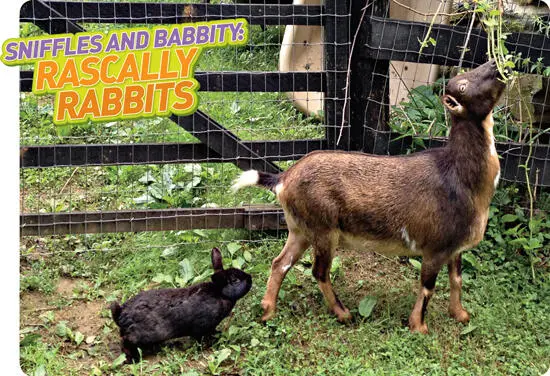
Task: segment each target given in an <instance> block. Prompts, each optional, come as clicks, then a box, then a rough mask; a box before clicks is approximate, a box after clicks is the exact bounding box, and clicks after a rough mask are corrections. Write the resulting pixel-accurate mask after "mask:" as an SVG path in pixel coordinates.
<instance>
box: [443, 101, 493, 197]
mask: <svg viewBox="0 0 550 376" xmlns="http://www.w3.org/2000/svg"><path fill="white" fill-rule="evenodd" d="M447 150H448V152H449V153H448V159H449V162H450V163H449V168H451V169H453V171H454V172H455V174H456V175H457V177H458V178H459V180H460V181H462V182H463V183H464V184H465V185H466V186H467V187H469V188H471V189H474V190H476V189H477V188H482V187H484V186H486V185H487V184H488V183H491V186H493V184H494V183H493V181H494V180H495V177H496V175H497V173H498V171H499V167H498V166H499V164H498V163H499V162H498V155H497V153H496V149H495V143H494V137H493V113H492V112H491V113H489V115H488V116H487V117H486V118H485V119H482V120H472V119H460V118H454V119H453V126H452V128H451V133H450V135H449V143H448V145H447ZM485 183H487V184H485Z"/></svg>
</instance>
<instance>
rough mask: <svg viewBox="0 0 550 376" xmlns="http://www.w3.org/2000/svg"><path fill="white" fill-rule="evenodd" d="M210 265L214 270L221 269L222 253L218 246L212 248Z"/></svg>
mask: <svg viewBox="0 0 550 376" xmlns="http://www.w3.org/2000/svg"><path fill="white" fill-rule="evenodd" d="M212 267H213V268H214V272H219V271H222V270H223V259H222V253H221V252H220V250H219V249H218V248H212Z"/></svg>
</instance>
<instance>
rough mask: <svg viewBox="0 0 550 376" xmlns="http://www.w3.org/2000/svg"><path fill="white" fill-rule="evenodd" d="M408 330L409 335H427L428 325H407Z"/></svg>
mask: <svg viewBox="0 0 550 376" xmlns="http://www.w3.org/2000/svg"><path fill="white" fill-rule="evenodd" d="M409 330H410V331H411V333H421V334H428V325H426V323H421V324H412V323H411V324H409Z"/></svg>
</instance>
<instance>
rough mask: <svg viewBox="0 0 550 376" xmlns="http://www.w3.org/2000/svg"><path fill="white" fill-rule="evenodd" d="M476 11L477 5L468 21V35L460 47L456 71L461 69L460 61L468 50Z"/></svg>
mask: <svg viewBox="0 0 550 376" xmlns="http://www.w3.org/2000/svg"><path fill="white" fill-rule="evenodd" d="M476 9H477V3H475V4H474V10H473V11H472V19H471V20H470V26H468V34H466V40H465V41H464V46H462V52H461V53H460V60H459V61H458V69H459V70H460V68H462V61H463V60H464V55H466V50H467V49H468V43H470V35H472V29H473V28H474V23H475V20H476Z"/></svg>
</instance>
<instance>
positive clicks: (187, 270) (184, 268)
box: [180, 258, 195, 283]
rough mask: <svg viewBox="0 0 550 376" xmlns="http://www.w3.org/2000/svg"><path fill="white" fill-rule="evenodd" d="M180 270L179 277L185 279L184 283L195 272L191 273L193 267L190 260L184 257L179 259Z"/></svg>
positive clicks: (191, 277)
mask: <svg viewBox="0 0 550 376" xmlns="http://www.w3.org/2000/svg"><path fill="white" fill-rule="evenodd" d="M180 272H181V277H182V278H183V279H184V280H185V283H187V282H189V281H190V280H191V279H193V277H194V274H195V273H193V267H192V266H191V262H190V261H189V259H188V258H184V259H183V260H181V261H180Z"/></svg>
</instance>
